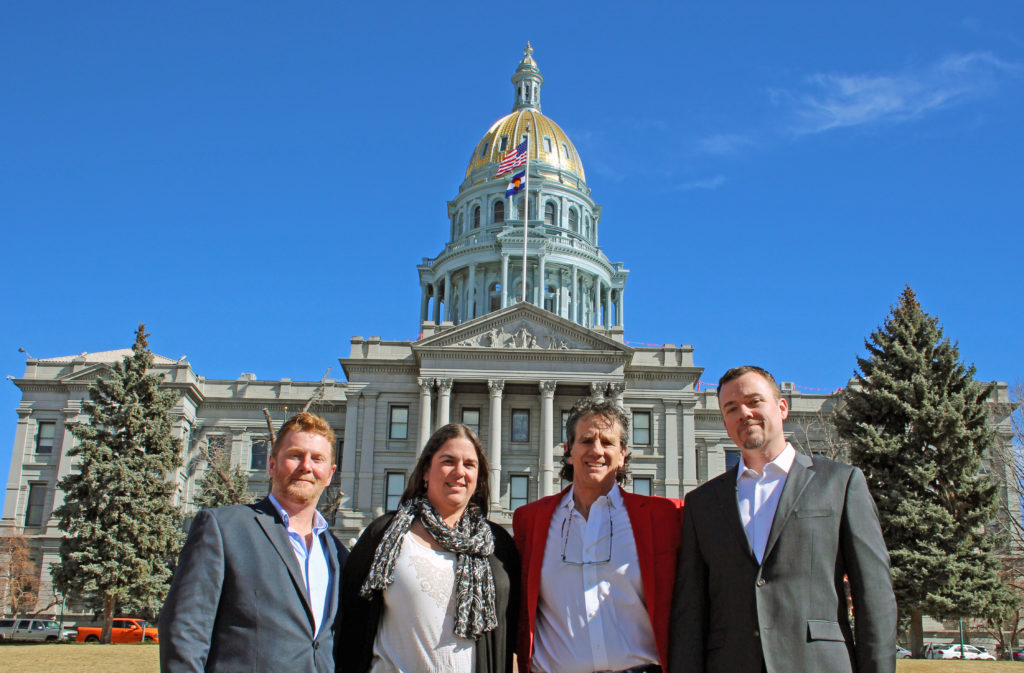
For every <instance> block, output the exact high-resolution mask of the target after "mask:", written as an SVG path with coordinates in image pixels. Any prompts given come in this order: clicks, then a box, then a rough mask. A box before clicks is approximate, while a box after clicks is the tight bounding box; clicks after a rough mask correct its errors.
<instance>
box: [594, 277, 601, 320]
mask: <svg viewBox="0 0 1024 673" xmlns="http://www.w3.org/2000/svg"><path fill="white" fill-rule="evenodd" d="M600 324H601V277H600V276H594V327H597V326H598V325H600Z"/></svg>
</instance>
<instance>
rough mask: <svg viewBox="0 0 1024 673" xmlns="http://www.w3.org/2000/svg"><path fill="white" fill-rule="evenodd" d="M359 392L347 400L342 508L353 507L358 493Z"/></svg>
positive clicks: (342, 456) (342, 461) (341, 466)
mask: <svg viewBox="0 0 1024 673" xmlns="http://www.w3.org/2000/svg"><path fill="white" fill-rule="evenodd" d="M359 397H360V395H359V393H356V394H354V395H351V396H349V398H348V400H347V401H346V402H345V452H344V453H343V454H342V455H341V465H340V466H338V469H339V470H341V492H342V493H344V494H345V495H344V496H343V497H342V500H341V507H342V509H352V507H353V505H355V493H356V450H357V449H358V448H359V442H358V441H357V440H358V439H359V432H358V431H359Z"/></svg>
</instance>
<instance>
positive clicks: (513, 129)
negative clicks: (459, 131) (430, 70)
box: [466, 108, 587, 182]
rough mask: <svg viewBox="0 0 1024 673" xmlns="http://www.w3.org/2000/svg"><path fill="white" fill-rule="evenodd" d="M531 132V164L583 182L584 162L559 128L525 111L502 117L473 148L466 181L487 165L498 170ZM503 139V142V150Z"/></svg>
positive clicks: (585, 178)
mask: <svg viewBox="0 0 1024 673" xmlns="http://www.w3.org/2000/svg"><path fill="white" fill-rule="evenodd" d="M527 128H529V130H530V131H529V132H530V150H529V153H530V164H531V165H533V164H534V162H541V163H545V164H548V165H549V166H554V167H555V168H560V169H562V170H565V171H569V172H571V173H575V174H576V175H578V176H579V177H580V179H581V180H583V181H584V182H586V180H587V176H586V174H585V173H584V172H583V162H582V161H581V160H580V155H579V153H578V152H576V147H575V146H574V145H573V144H572V141H571V140H569V136H567V135H565V131H563V130H562V129H561V128H559V126H558V124H556V123H555V122H553V121H552V120H550V119H548V118H547V117H545V116H544V115H542V114H541V113H540V112H538V111H537V110H534V109H531V108H524V109H521V110H516V111H515V112H512V113H510V114H507V115H505V116H504V117H502V118H501V119H499V120H498V121H496V122H494V124H492V125H491V128H490V129H489V130H488V131H487V133H486V134H484V137H483V138H481V139H480V142H478V143H477V144H476V148H475V149H474V150H473V156H472V157H471V158H470V160H469V166H467V167H466V177H467V178H468V177H469V174H470V173H472V172H473V171H475V170H476V169H478V168H482V167H484V166H486V165H487V164H489V163H493V164H494V168H495V170H497V167H498V163H499V162H500V161H501V158H502V157H503V156H504V155H505V154H507V153H508V151H509V150H511V149H512V148H513V147H515V146H516V145H518V144H519V143H521V142H522V141H523V135H525V134H526V132H527V131H526V130H527ZM502 138H504V139H505V142H504V148H503V147H502Z"/></svg>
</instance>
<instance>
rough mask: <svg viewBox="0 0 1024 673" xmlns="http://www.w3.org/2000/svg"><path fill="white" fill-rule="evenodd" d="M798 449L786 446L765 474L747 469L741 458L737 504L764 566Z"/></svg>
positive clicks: (752, 543)
mask: <svg viewBox="0 0 1024 673" xmlns="http://www.w3.org/2000/svg"><path fill="white" fill-rule="evenodd" d="M795 458H796V450H795V449H794V448H793V445H792V444H786V448H785V449H783V450H782V453H780V454H779V455H777V456H775V460H773V461H771V462H770V463H767V464H766V465H765V466H764V470H763V471H762V472H761V474H758V473H757V471H756V470H754V469H752V468H749V467H747V466H746V463H744V461H743V456H742V454H741V455H740V464H739V470H738V472H737V477H736V503H737V505H738V506H739V510H740V521H741V522H742V523H743V532H744V533H746V534H747V541H749V542H750V548H751V549H752V550H753V551H754V557H755V558H757V562H758V563H761V561H762V560H763V559H764V548H765V546H766V545H767V544H768V534H769V533H770V532H771V530H772V519H774V518H775V510H776V509H778V507H779V498H780V497H781V496H782V488H783V487H784V486H785V485H786V477H788V476H789V470H790V468H792V467H793V460H794V459H795Z"/></svg>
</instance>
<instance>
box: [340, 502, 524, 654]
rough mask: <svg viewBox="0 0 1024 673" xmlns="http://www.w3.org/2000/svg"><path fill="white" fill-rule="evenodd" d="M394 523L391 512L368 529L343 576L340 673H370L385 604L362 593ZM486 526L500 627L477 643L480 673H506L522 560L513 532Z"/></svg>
mask: <svg viewBox="0 0 1024 673" xmlns="http://www.w3.org/2000/svg"><path fill="white" fill-rule="evenodd" d="M394 518H395V513H394V512H388V513H387V514H385V515H384V516H382V517H380V518H378V519H376V520H375V521H374V522H373V523H371V524H370V525H369V526H367V528H366V530H364V531H363V534H362V535H360V536H359V541H358V542H356V545H355V546H354V547H353V548H352V552H351V554H350V555H349V557H348V561H347V562H346V564H345V569H344V571H343V572H342V580H341V614H342V618H341V626H340V627H339V628H338V630H337V635H336V638H335V647H334V660H335V662H336V667H337V670H338V671H339V672H340V673H366V671H368V670H370V663H371V662H372V661H373V643H374V640H376V638H377V629H378V627H379V626H380V620H381V617H382V616H383V610H384V599H383V597H382V596H381V592H379V591H378V592H375V593H374V595H373V596H371V597H370V598H369V599H365V598H362V597H360V596H359V589H360V587H362V586H363V582H364V581H365V580H366V575H367V574H368V573H369V572H370V565H371V564H372V563H373V557H374V554H376V552H377V545H379V544H380V541H381V538H383V537H384V532H385V531H386V530H387V528H388V526H389V525H390V524H391V521H392V519H394ZM487 523H488V525H489V526H490V527H491V531H492V532H493V533H494V554H492V555H491V557H490V560H491V571H492V573H493V575H494V593H495V601H496V605H495V611H496V612H497V615H498V626H497V627H496V628H495V629H494V630H493V631H488V632H487V633H484V634H483V635H482V636H480V638H479V639H478V640H477V641H476V671H477V673H506V672H507V671H511V670H512V651H513V650H514V649H515V640H516V627H517V624H518V621H517V620H518V615H519V555H518V554H517V553H516V547H515V544H514V543H513V541H512V536H511V535H509V534H508V531H506V530H505V529H504V528H502V527H501V526H499V525H498V524H496V523H493V522H490V521H488V522H487Z"/></svg>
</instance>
